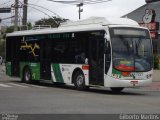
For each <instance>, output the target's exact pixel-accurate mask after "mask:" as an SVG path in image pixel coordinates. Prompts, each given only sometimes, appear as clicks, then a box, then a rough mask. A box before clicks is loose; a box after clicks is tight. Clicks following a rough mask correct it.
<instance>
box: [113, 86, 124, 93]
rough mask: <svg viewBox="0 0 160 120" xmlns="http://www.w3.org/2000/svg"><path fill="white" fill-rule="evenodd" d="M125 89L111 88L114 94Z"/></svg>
mask: <svg viewBox="0 0 160 120" xmlns="http://www.w3.org/2000/svg"><path fill="white" fill-rule="evenodd" d="M123 89H124V88H123V87H111V90H112V92H114V93H119V92H121V91H122V90H123Z"/></svg>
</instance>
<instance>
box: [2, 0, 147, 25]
mask: <svg viewBox="0 0 160 120" xmlns="http://www.w3.org/2000/svg"><path fill="white" fill-rule="evenodd" d="M10 1H11V2H10ZM14 1H15V0H0V8H2V7H9V6H10V5H11V4H13V3H14ZM20 1H23V0H20ZM28 1H29V4H35V5H38V6H43V7H45V8H47V9H49V10H51V11H53V12H54V13H56V14H58V15H59V16H61V17H62V18H67V19H70V20H78V7H76V6H75V5H69V4H61V3H55V2H51V1H47V0H28ZM66 1H67V0H66ZM68 1H69V0H68ZM7 2H9V3H7ZM144 4H145V0H112V1H109V2H104V3H99V4H87V5H84V6H83V7H82V8H83V12H82V16H81V17H82V19H86V18H88V17H91V16H101V17H121V16H123V15H125V14H127V13H129V12H131V11H133V10H135V9H137V8H138V7H140V6H142V5H144ZM32 7H35V8H36V9H39V10H40V11H43V12H45V13H46V14H48V15H49V16H55V15H54V14H53V13H52V12H49V11H47V10H45V9H43V8H40V7H36V6H32ZM32 7H31V5H30V6H29V8H28V21H29V22H32V23H34V21H36V20H38V19H41V18H48V15H46V14H44V13H43V12H40V11H38V10H36V9H33V8H32ZM21 12H22V11H21ZM9 16H11V14H2V13H0V18H5V17H9ZM9 23H11V20H4V21H3V22H2V24H3V25H7V24H9Z"/></svg>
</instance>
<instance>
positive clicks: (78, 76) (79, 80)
mask: <svg viewBox="0 0 160 120" xmlns="http://www.w3.org/2000/svg"><path fill="white" fill-rule="evenodd" d="M73 83H74V86H75V87H76V88H77V89H78V90H84V89H86V86H85V77H84V74H83V72H82V71H80V70H79V71H77V72H76V73H75V74H74V78H73Z"/></svg>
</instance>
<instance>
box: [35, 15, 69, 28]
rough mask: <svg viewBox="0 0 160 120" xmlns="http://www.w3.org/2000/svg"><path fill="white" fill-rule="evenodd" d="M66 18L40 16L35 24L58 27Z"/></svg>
mask: <svg viewBox="0 0 160 120" xmlns="http://www.w3.org/2000/svg"><path fill="white" fill-rule="evenodd" d="M66 20H67V19H61V18H56V17H53V18H42V19H40V20H38V21H36V22H35V25H51V27H58V26H59V25H60V23H61V22H65V21H66Z"/></svg>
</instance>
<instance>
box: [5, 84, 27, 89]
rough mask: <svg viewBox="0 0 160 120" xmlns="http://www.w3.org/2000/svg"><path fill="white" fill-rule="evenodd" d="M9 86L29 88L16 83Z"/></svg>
mask: <svg viewBox="0 0 160 120" xmlns="http://www.w3.org/2000/svg"><path fill="white" fill-rule="evenodd" d="M8 84H10V85H13V86H17V87H23V88H29V87H28V86H24V85H20V84H15V83H8Z"/></svg>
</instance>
